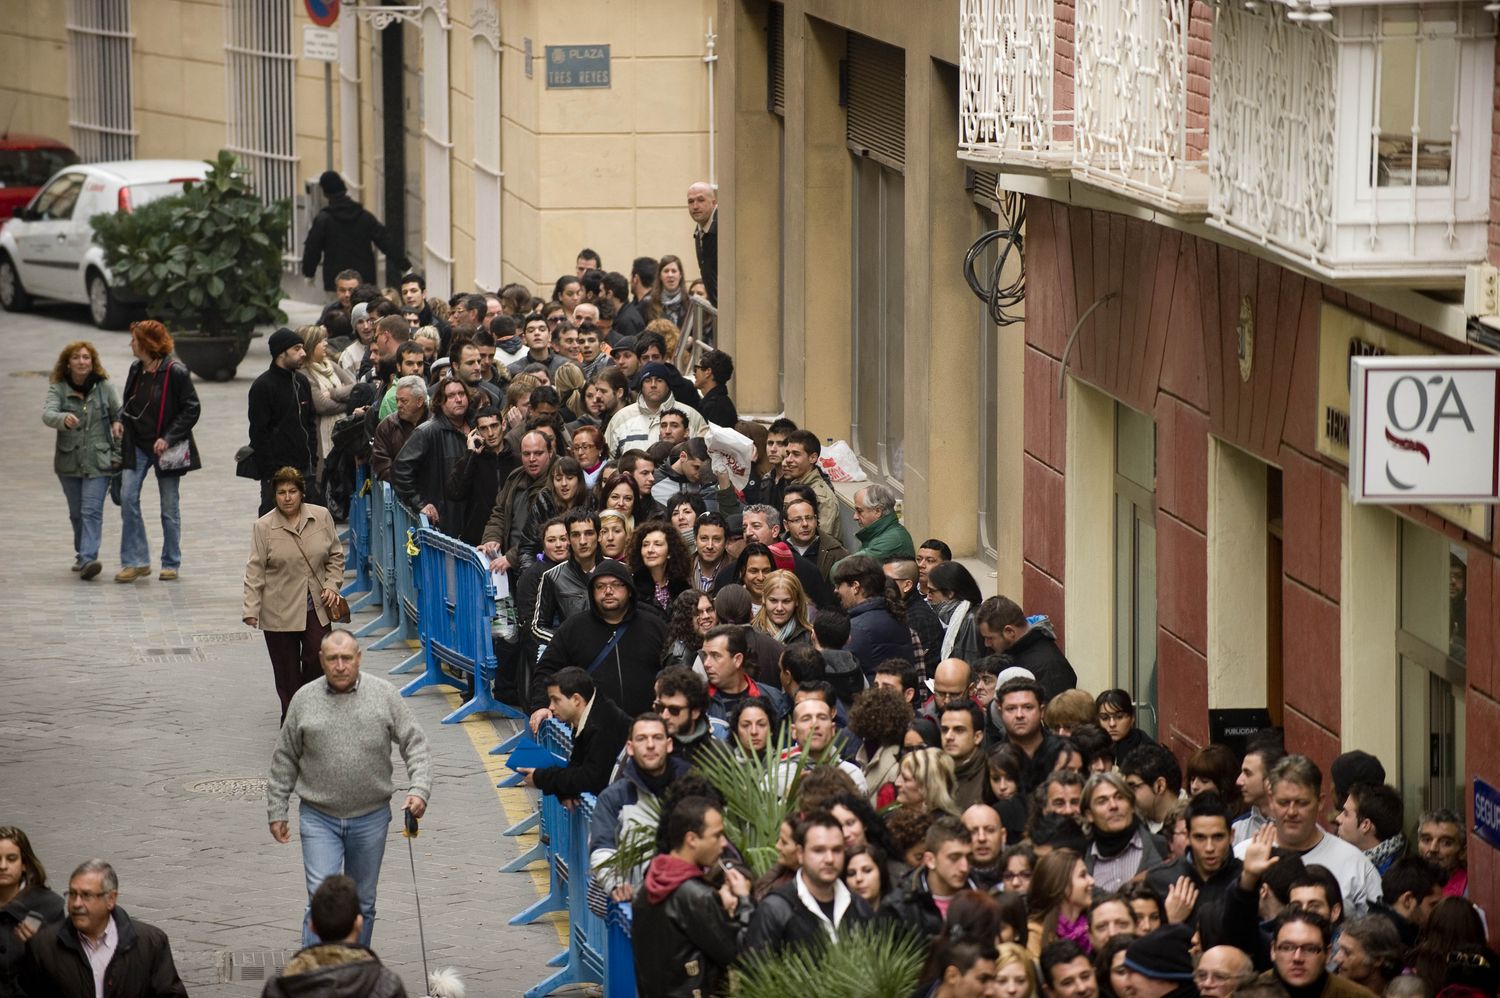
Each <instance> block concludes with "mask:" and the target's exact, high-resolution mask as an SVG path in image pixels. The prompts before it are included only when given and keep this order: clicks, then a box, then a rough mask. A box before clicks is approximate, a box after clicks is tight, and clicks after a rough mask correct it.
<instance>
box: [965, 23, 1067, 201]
mask: <svg viewBox="0 0 1500 998" xmlns="http://www.w3.org/2000/svg"><path fill="white" fill-rule="evenodd" d="M1054 7H1055V0H961V6H960V22H959V24H960V26H959V62H960V81H961V82H960V88H959V138H958V150H959V152H958V154H959V156H960V157H961V158H963V159H965V160H968V161H970V162H974V163H995V164H1000V165H1003V166H1007V167H1013V168H1018V169H1022V170H1035V171H1042V172H1061V173H1066V172H1067V171H1068V168H1069V165H1070V162H1071V159H1072V141H1071V129H1070V128H1069V126H1070V125H1071V119H1072V114H1071V112H1070V111H1068V110H1066V109H1063V110H1060V109H1059V108H1058V107H1057V103H1058V102H1057V99H1056V80H1055V72H1056V70H1055V61H1056V36H1057V26H1056V15H1055V11H1054Z"/></svg>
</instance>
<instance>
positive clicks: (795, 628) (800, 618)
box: [750, 569, 812, 647]
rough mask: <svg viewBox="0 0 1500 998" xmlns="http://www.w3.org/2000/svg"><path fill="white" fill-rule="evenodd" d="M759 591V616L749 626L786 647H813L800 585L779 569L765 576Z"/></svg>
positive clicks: (805, 596) (805, 604)
mask: <svg viewBox="0 0 1500 998" xmlns="http://www.w3.org/2000/svg"><path fill="white" fill-rule="evenodd" d="M760 591H761V602H760V612H758V613H757V614H756V615H755V617H754V618H753V619H752V620H751V621H750V625H751V626H752V627H754V628H755V629H756V630H759V631H762V632H764V633H766V634H769V635H770V636H771V637H773V638H775V639H776V640H777V641H780V642H781V643H782V644H783V645H786V646H788V647H790V646H792V645H795V644H808V645H810V644H812V619H811V618H810V617H809V616H808V614H807V606H808V603H807V594H806V593H805V592H803V591H802V583H801V582H800V581H798V579H797V576H796V575H794V574H793V573H791V572H788V571H786V570H785V569H778V570H776V571H774V572H772V573H771V574H770V575H767V576H766V578H765V581H764V582H762V583H761V586H760Z"/></svg>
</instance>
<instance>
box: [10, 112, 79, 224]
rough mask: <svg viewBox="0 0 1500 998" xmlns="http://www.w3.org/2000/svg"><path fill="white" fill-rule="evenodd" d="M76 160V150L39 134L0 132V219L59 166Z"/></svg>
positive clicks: (20, 202) (20, 204) (27, 197)
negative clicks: (1, 133)
mask: <svg viewBox="0 0 1500 998" xmlns="http://www.w3.org/2000/svg"><path fill="white" fill-rule="evenodd" d="M76 162H78V154H77V153H75V152H74V151H73V150H72V149H69V148H68V147H67V146H65V145H63V144H62V143H61V142H59V141H57V140H56V139H49V138H45V137H43V136H41V135H17V134H15V133H13V132H8V133H6V134H4V135H0V219H3V218H10V217H11V216H12V215H14V214H15V213H16V209H17V208H21V207H24V206H25V205H26V203H27V202H29V201H30V200H31V198H32V196H33V195H35V194H36V192H37V190H38V189H40V188H41V186H42V185H43V184H45V183H46V182H47V180H48V178H49V177H51V176H52V175H53V174H54V173H56V172H57V171H58V170H61V169H62V168H63V167H65V166H72V165H73V164H74V163H76Z"/></svg>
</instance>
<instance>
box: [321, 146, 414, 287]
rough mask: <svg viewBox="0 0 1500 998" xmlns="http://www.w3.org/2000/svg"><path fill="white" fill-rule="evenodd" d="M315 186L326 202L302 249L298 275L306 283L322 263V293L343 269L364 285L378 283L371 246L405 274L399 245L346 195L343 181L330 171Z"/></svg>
mask: <svg viewBox="0 0 1500 998" xmlns="http://www.w3.org/2000/svg"><path fill="white" fill-rule="evenodd" d="M318 186H319V187H321V188H322V189H323V196H324V197H326V198H327V199H328V203H327V204H326V205H324V206H323V210H322V211H320V212H318V215H317V217H316V218H314V219H313V223H312V227H311V228H309V229H308V230H307V241H306V242H305V243H304V244H303V246H302V276H303V277H305V278H307V279H308V280H309V281H310V280H312V279H313V274H315V273H317V271H318V261H319V260H321V261H322V263H323V290H325V291H332V290H333V289H334V277H335V276H337V275H338V274H339V273H341V272H343V271H345V270H355V271H358V272H359V276H360V280H362V281H364V282H365V283H366V284H378V283H380V282H379V281H377V280H376V276H377V275H376V273H375V253H374V252H373V251H372V250H371V249H370V244H371V243H374V244H375V245H376V246H378V247H380V252H382V253H384V254H385V256H386V263H387V264H388V265H391V266H394V267H396V268H397V269H398V270H400V271H405V270H406V269H407V267H408V266H409V264H408V262H407V259H406V254H405V253H404V252H403V251H402V249H401V242H400V240H398V239H397V238H395V237H394V236H392V235H391V234H390V233H389V232H387V231H386V228H385V226H383V225H381V224H380V221H379V220H378V219H377V218H376V217H375V216H374V215H372V214H370V213H369V212H368V211H366V210H365V209H364V207H363V206H362V205H361V204H360V203H359V202H358V201H356V200H354V199H353V198H351V197H350V196H349V188H348V187H347V186H345V184H344V178H343V177H340V176H339V175H338V174H337V173H335V172H334V171H333V170H326V171H324V173H323V175H322V176H321V177H319V178H318Z"/></svg>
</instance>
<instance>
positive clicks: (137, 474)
mask: <svg viewBox="0 0 1500 998" xmlns="http://www.w3.org/2000/svg"><path fill="white" fill-rule="evenodd" d="M130 352H131V353H133V354H135V358H136V359H135V363H133V364H131V365H130V374H129V375H127V376H126V378H125V403H124V405H123V406H122V407H121V409H120V419H121V422H122V423H124V426H125V431H124V439H123V440H122V441H121V448H120V450H121V453H120V457H121V461H122V464H121V467H122V468H123V469H124V474H123V476H122V478H121V482H120V519H121V521H122V527H121V531H120V566H121V567H120V571H119V572H118V573H117V574H116V575H115V581H116V582H134V581H135V580H136V579H143V578H146V577H148V576H150V574H151V547H150V544H149V543H148V541H147V539H146V521H145V520H144V519H142V517H141V486H142V485H144V484H145V482H146V472H147V471H149V470H150V469H152V468H155V469H156V489H157V492H158V494H159V495H160V497H161V531H162V540H161V575H160V578H161V579H162V580H163V581H168V582H170V581H172V580H173V579H176V578H177V570H178V569H179V568H180V567H181V565H182V517H181V514H180V513H179V511H178V503H177V492H178V485H179V484H180V482H181V479H182V476H183V475H185V474H187V473H188V472H189V471H196V470H197V469H198V468H201V467H202V466H203V463H202V461H200V460H199V456H198V444H197V441H195V440H194V439H193V427H194V425H196V424H197V422H198V413H199V408H200V407H199V405H198V392H197V391H196V390H195V389H194V388H193V378H192V375H191V374H189V373H188V369H187V368H186V367H185V366H184V365H182V364H180V363H178V362H177V361H174V360H172V337H171V335H170V334H169V333H168V332H167V327H165V326H163V325H162V324H161V323H159V322H157V321H156V320H155V319H146V320H145V321H142V322H135V323H131V326H130Z"/></svg>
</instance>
